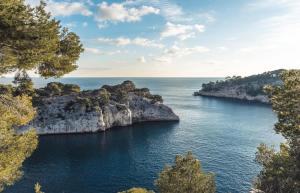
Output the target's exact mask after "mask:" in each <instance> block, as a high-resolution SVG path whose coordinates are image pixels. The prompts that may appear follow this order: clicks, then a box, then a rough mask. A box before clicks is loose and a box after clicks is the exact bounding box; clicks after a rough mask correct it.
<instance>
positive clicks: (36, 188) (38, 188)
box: [34, 183, 44, 193]
mask: <svg viewBox="0 0 300 193" xmlns="http://www.w3.org/2000/svg"><path fill="white" fill-rule="evenodd" d="M41 188H42V187H41V185H40V184H39V183H36V184H35V185H34V191H35V193H44V192H42V190H41Z"/></svg>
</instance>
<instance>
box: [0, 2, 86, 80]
mask: <svg viewBox="0 0 300 193" xmlns="http://www.w3.org/2000/svg"><path fill="white" fill-rule="evenodd" d="M45 6H46V4H45V3H44V2H43V1H41V3H40V5H39V6H37V7H34V8H32V7H30V6H29V5H26V4H25V3H24V0H1V2H0V75H1V74H6V73H10V72H16V71H27V70H34V71H35V72H36V73H38V74H40V75H41V76H43V77H46V78H47V77H59V76H62V75H64V74H66V73H69V72H71V71H73V70H75V69H76V68H77V66H76V64H75V62H76V61H77V60H78V59H79V56H80V53H81V52H82V51H83V48H82V44H81V43H80V39H79V37H78V36H77V35H76V34H75V33H73V32H69V31H68V29H66V28H63V29H62V27H61V26H60V22H59V21H57V20H55V19H54V18H52V17H51V14H50V13H48V12H46V11H45ZM16 13H17V14H16Z"/></svg>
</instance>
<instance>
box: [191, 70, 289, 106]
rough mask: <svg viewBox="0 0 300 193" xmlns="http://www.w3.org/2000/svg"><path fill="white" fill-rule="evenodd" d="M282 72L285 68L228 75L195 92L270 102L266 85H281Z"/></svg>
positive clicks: (196, 93) (203, 85)
mask: <svg viewBox="0 0 300 193" xmlns="http://www.w3.org/2000/svg"><path fill="white" fill-rule="evenodd" d="M281 72H283V69H279V70H274V71H269V72H264V73H262V74H257V75H252V76H247V77H241V76H233V77H226V78H225V80H221V81H216V82H209V83H206V84H202V89H201V90H199V91H197V92H195V93H194V96H210V97H220V98H233V99H239V100H246V101H257V102H262V103H269V99H268V96H267V94H266V93H265V92H264V87H265V86H266V85H280V84H281V80H280V78H279V75H280V73H281Z"/></svg>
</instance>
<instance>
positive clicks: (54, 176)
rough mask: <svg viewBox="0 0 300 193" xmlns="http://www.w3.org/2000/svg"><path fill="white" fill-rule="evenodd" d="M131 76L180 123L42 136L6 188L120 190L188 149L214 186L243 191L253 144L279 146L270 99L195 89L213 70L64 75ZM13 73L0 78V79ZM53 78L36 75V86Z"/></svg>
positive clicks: (93, 83)
mask: <svg viewBox="0 0 300 193" xmlns="http://www.w3.org/2000/svg"><path fill="white" fill-rule="evenodd" d="M127 79H130V80H133V81H134V83H135V84H136V86H137V87H147V88H149V89H150V90H151V92H152V93H155V94H160V95H162V96H163V99H164V103H165V104H166V105H169V106H170V107H171V108H172V109H173V110H174V112H175V113H177V114H178V115H179V117H180V122H179V123H174V122H150V123H141V124H135V125H133V126H129V127H122V128H121V127H119V128H113V129H111V130H108V131H106V132H101V133H94V134H72V135H53V136H50V135H49V136H42V137H40V142H39V146H38V149H37V150H36V151H35V152H34V153H33V155H32V156H31V157H30V158H29V159H28V160H26V162H25V164H24V167H23V170H24V176H23V178H22V179H21V180H20V181H19V182H17V183H16V184H15V185H14V186H11V187H8V188H7V189H6V190H5V191H4V193H33V192H34V190H33V188H34V184H35V183H36V182H39V183H40V184H41V185H42V190H43V191H44V192H45V193H117V192H118V191H122V190H126V189H129V188H131V187H145V188H147V189H153V190H156V189H155V186H154V184H153V182H154V180H155V179H156V178H157V174H158V172H160V171H161V170H162V169H163V167H164V166H165V165H166V164H172V163H173V160H174V157H175V155H176V154H185V153H186V152H187V151H189V150H191V151H192V152H193V153H194V155H195V156H196V157H197V158H198V159H199V160H200V161H201V165H202V167H203V169H204V170H205V171H210V172H213V173H215V176H216V184H217V192H218V193H227V192H231V193H246V192H249V190H250V188H251V183H252V182H253V180H254V178H255V176H256V175H257V174H258V173H259V170H260V168H259V166H258V165H257V164H256V163H255V161H254V158H255V152H256V147H257V146H258V145H259V144H260V143H262V142H264V143H267V144H269V145H275V146H278V144H279V143H280V142H282V141H283V138H282V137H281V136H280V135H276V134H275V132H274V131H273V125H274V123H275V122H276V116H275V114H274V113H273V112H272V109H271V107H270V106H267V105H262V104H256V103H248V102H241V101H234V100H226V99H216V98H208V97H199V96H198V97H195V96H192V94H193V92H194V91H196V90H199V89H200V88H201V85H202V83H207V82H209V81H213V80H217V78H62V79H58V80H55V81H61V82H63V83H73V84H78V85H80V86H81V88H82V89H84V90H86V89H95V88H99V87H101V85H103V84H118V83H121V82H122V81H124V80H127ZM9 81H11V79H8V78H6V79H5V78H1V79H0V82H1V83H5V82H6V83H7V82H9ZM49 81H53V79H48V80H42V79H38V78H35V79H34V82H35V85H36V86H37V87H41V86H44V85H45V84H46V83H47V82H49Z"/></svg>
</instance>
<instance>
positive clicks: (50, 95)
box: [19, 81, 179, 135]
mask: <svg viewBox="0 0 300 193" xmlns="http://www.w3.org/2000/svg"><path fill="white" fill-rule="evenodd" d="M53 85H54V86H53ZM77 87H78V86H77ZM77 87H76V85H63V84H61V83H49V84H48V85H47V87H46V88H43V89H38V90H37V91H36V93H37V95H38V97H35V99H34V101H35V104H36V106H37V116H36V117H35V119H34V120H33V121H31V122H30V123H29V124H28V125H25V126H22V127H21V128H19V132H24V131H26V130H28V129H29V128H35V129H36V131H37V133H38V134H41V135H42V134H65V133H84V132H97V131H105V130H107V129H109V128H112V127H115V126H127V125H131V124H133V123H137V122H145V121H178V120H179V117H178V116H177V115H176V114H175V113H174V112H173V111H172V109H171V108H169V107H168V106H166V105H164V104H163V103H162V98H161V97H160V96H158V95H151V94H150V92H149V90H148V89H146V88H143V89H136V88H135V85H134V84H133V83H132V82H131V81H125V82H123V83H122V84H120V85H116V86H107V85H105V86H103V87H102V88H101V89H98V90H91V91H81V92H80V91H79V90H80V88H79V87H78V88H79V90H77V91H76V88H77ZM66 88H67V89H66ZM70 88H71V89H70ZM74 88H75V89H74ZM49 90H50V91H49ZM61 90H63V91H61ZM66 90H67V91H66ZM61 92H63V94H62V93H61Z"/></svg>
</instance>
